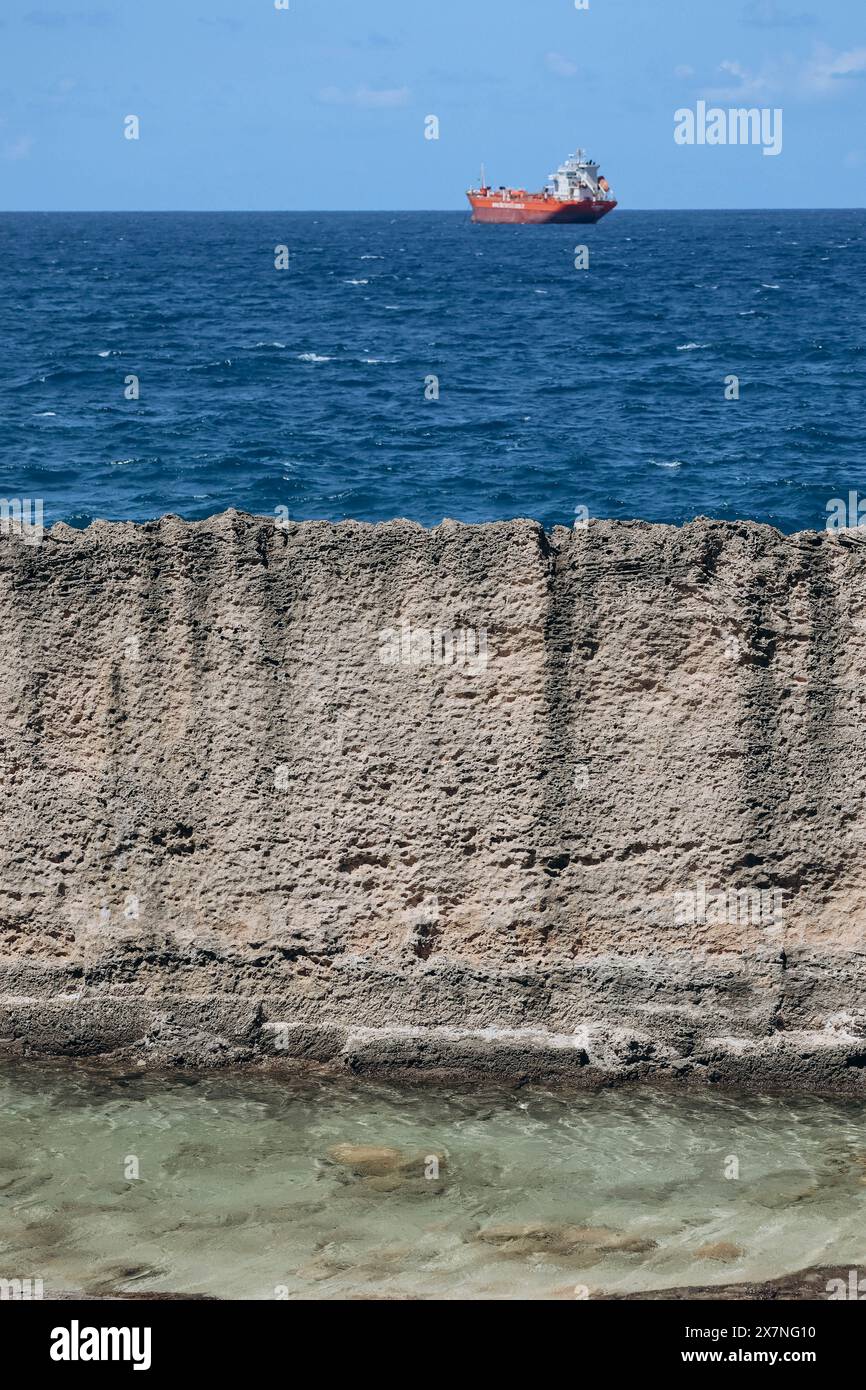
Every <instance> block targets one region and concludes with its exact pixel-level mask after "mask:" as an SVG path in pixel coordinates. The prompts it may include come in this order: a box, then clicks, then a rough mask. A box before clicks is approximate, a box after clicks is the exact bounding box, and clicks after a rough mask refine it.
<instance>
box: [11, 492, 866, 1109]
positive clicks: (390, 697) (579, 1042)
mask: <svg viewBox="0 0 866 1390" xmlns="http://www.w3.org/2000/svg"><path fill="white" fill-rule="evenodd" d="M0 612H2V630H3V633H4V637H5V660H4V662H3V666H2V677H0V728H2V733H3V743H4V758H3V768H2V787H0V856H2V871H0V1045H2V1046H3V1047H5V1048H7V1049H12V1050H14V1051H19V1052H20V1051H25V1052H38V1051H49V1052H58V1053H60V1052H68V1053H74V1054H87V1055H90V1054H105V1053H110V1054H116V1055H118V1056H121V1057H124V1058H133V1057H134V1058H137V1059H145V1060H148V1061H151V1062H153V1063H185V1062H186V1063H191V1064H196V1065H210V1064H220V1063H229V1062H246V1061H250V1060H254V1059H259V1058H262V1057H266V1056H273V1057H275V1058H277V1059H282V1060H292V1059H295V1058H301V1057H303V1058H306V1059H308V1060H314V1061H317V1062H328V1063H329V1064H331V1065H333V1066H339V1067H350V1068H352V1069H354V1070H357V1071H364V1070H383V1069H389V1068H391V1069H410V1070H413V1071H415V1070H422V1069H424V1070H440V1071H441V1070H458V1071H461V1070H466V1069H467V1068H474V1069H478V1070H481V1071H485V1072H491V1073H503V1074H519V1075H525V1076H553V1075H556V1076H566V1077H568V1078H570V1079H573V1080H577V1081H583V1082H586V1081H597V1080H599V1079H601V1080H605V1079H620V1078H625V1077H631V1076H635V1077H642V1076H653V1077H657V1078H672V1077H681V1078H695V1079H706V1080H710V1081H720V1082H725V1083H730V1084H744V1085H750V1086H751V1085H757V1086H762V1087H771V1086H794V1087H803V1088H808V1087H819V1086H820V1087H827V1088H830V1087H835V1088H841V1089H848V1090H851V1091H853V1092H856V1093H859V1094H863V1093H864V1090H866V1070H864V1068H866V970H864V964H866V933H864V925H866V806H864V792H866V753H864V751H863V742H862V733H861V731H862V728H863V714H864V696H866V542H864V540H863V539H862V538H861V535H860V533H859V532H857V531H852V532H842V533H839V534H838V535H835V536H833V535H829V534H827V533H802V534H800V535H797V536H788V537H784V536H781V535H780V534H779V533H778V532H776V531H774V530H772V529H771V528H769V527H764V526H758V525H754V524H751V523H737V524H726V523H720V522H710V521H705V520H698V521H696V522H694V523H692V524H690V525H687V526H685V527H682V528H676V527H670V526H657V525H651V524H648V523H643V522H631V523H623V522H598V521H593V522H590V523H589V525H588V526H587V527H586V528H585V529H578V530H575V531H568V530H566V529H565V528H558V529H557V530H555V531H554V532H553V534H552V535H550V536H548V535H545V533H544V532H543V531H542V529H541V528H540V527H539V526H538V525H536V524H535V523H532V522H529V521H515V522H508V523H500V524H494V525H488V526H463V525H458V524H455V523H450V522H446V523H444V524H443V525H442V526H440V527H437V528H436V529H435V530H432V531H426V530H424V529H423V528H421V527H420V526H417V525H414V524H412V523H409V522H404V521H395V522H391V523H388V524H386V525H380V526H375V527H374V526H367V525H361V524H356V523H345V524H342V525H338V526H332V525H328V524H325V523H304V524H298V525H291V524H289V525H287V526H285V527H282V528H281V527H280V526H277V525H275V524H274V523H273V522H272V521H269V520H266V519H262V518H255V517H250V516H246V515H242V514H240V513H236V512H228V513H226V514H224V515H222V516H219V517H215V518H212V519H210V520H208V521H204V522H198V523H185V522H183V521H180V520H178V519H177V518H174V517H165V518H163V519H162V520H161V521H159V522H154V523H151V524H146V525H132V524H107V523H97V524H94V525H92V526H91V527H89V528H88V530H86V531H84V532H77V531H73V530H71V529H70V528H68V527H65V526H62V525H60V526H55V527H54V528H53V529H52V530H51V531H50V532H47V533H46V535H45V538H44V542H43V544H41V545H39V546H35V545H28V544H25V543H24V542H23V541H22V540H21V539H19V538H14V537H6V538H3V539H2V540H0ZM434 658H435V659H434Z"/></svg>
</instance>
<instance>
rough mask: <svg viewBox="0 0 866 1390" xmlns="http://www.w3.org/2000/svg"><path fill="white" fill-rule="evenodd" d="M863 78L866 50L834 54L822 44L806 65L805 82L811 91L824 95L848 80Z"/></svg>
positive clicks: (857, 49)
mask: <svg viewBox="0 0 866 1390" xmlns="http://www.w3.org/2000/svg"><path fill="white" fill-rule="evenodd" d="M862 77H866V48H851V49H849V50H848V52H847V53H834V52H833V50H832V49H831V48H827V47H826V45H825V44H820V45H819V46H818V47H817V48H816V49H815V54H814V56H813V58H812V59H811V60H810V61H809V62H808V63H807V64H806V69H805V72H804V73H803V82H804V84H805V86H806V87H807V88H808V89H809V91H811V92H816V93H818V94H819V95H822V94H824V93H826V92H832V91H834V90H836V88H837V87H838V85H839V83H840V82H844V81H845V80H846V79H847V78H862Z"/></svg>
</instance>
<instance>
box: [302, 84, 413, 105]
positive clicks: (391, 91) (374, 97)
mask: <svg viewBox="0 0 866 1390" xmlns="http://www.w3.org/2000/svg"><path fill="white" fill-rule="evenodd" d="M408 100H409V88H408V87H383V88H380V89H379V90H376V89H375V88H372V87H356V88H355V90H354V91H353V92H347V91H345V90H344V88H342V87H323V88H322V90H321V91H320V92H319V101H320V102H323V103H324V105H325V106H362V107H365V108H367V109H374V108H376V107H385V106H405V105H406V103H407V101H408Z"/></svg>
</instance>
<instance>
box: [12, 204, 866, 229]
mask: <svg viewBox="0 0 866 1390" xmlns="http://www.w3.org/2000/svg"><path fill="white" fill-rule="evenodd" d="M618 211H619V212H620V213H626V214H627V213H637V212H640V213H645V212H662V213H673V212H864V211H866V205H862V206H857V205H849V204H841V203H840V204H839V205H838V207H837V206H832V207H828V206H827V205H826V204H825V205H822V206H821V207H798V206H785V207H730V206H728V207H683V208H641V207H633V208H624V207H619V209H618ZM309 213H316V214H317V215H318V216H327V217H339V216H346V215H349V216H365V217H384V216H388V215H391V216H393V215H394V214H404V215H411V214H425V215H426V214H430V213H453V214H454V215H457V214H460V215H461V216H465V217H470V216H471V212H470V210H469V209H468V208H463V207H456V208H454V207H449V208H0V216H3V217H30V216H56V217H60V216H64V215H68V214H72V215H74V216H81V215H85V216H94V217H101V216H106V215H117V216H121V215H129V214H134V215H150V216H169V217H170V216H177V215H180V214H182V215H183V216H185V217H196V216H202V217H208V216H213V215H214V214H220V215H222V216H239V217H246V216H255V215H266V216H271V215H277V216H280V217H284V216H286V215H289V216H291V215H295V214H309ZM506 225H507V224H506ZM511 225H513V226H517V225H520V224H518V223H512V224H511ZM527 225H531V224H527ZM550 225H552V226H556V225H560V226H566V225H569V224H566V223H559V224H556V223H551V224H550Z"/></svg>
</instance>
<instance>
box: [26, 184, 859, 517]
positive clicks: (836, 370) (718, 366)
mask: <svg viewBox="0 0 866 1390" xmlns="http://www.w3.org/2000/svg"><path fill="white" fill-rule="evenodd" d="M579 244H585V245H587V246H588V247H589V252H590V265H589V269H588V270H578V269H576V268H575V264H574V262H575V247H576V246H577V245H579ZM278 245H285V246H287V247H288V248H289V268H288V269H287V270H277V269H275V264H274V262H275V248H276V247H277V246H278ZM864 284H866V212H864V211H857V210H852V211H826V212H667V213H655V212H630V211H627V210H617V211H615V212H614V213H613V214H611V215H610V216H609V217H608V218H607V219H605V220H604V221H603V222H602V223H600V224H599V225H598V226H597V227H594V228H592V227H567V226H566V227H562V226H550V227H540V228H539V227H489V226H475V225H473V224H472V223H471V222H470V221H469V218H468V215H467V214H465V213H370V214H355V213H290V214H284V213H249V214H225V213H214V214H183V213H179V214H175V213H146V214H144V213H142V214H131V213H109V214H102V213H82V214H66V213H64V214H60V213H44V214H43V213H32V214H12V213H7V214H3V215H0V496H3V497H21V496H27V497H42V498H44V500H45V512H46V519H47V520H50V521H54V520H58V519H64V520H66V521H70V522H72V523H73V524H75V525H84V524H86V523H87V522H88V521H89V520H90V519H91V518H93V517H107V518H111V519H122V518H131V519H135V520H140V519H144V518H147V517H152V516H157V515H160V514H161V513H163V512H169V511H170V512H176V513H179V514H180V515H182V516H186V517H202V516H208V515H211V514H212V513H214V512H218V511H221V510H223V509H224V508H226V507H229V506H234V507H239V508H243V509H245V510H248V511H252V512H257V513H273V511H274V509H275V508H277V507H281V506H282V507H286V508H287V509H288V513H289V515H290V516H291V517H292V518H294V519H301V520H303V519H308V518H327V519H331V520H339V519H341V518H344V517H355V518H358V519H360V520H368V521H377V520H382V519H385V518H389V517H393V516H405V517H410V518H413V519H415V520H417V521H420V522H423V523H424V524H427V525H431V524H435V523H437V522H439V521H441V520H442V518H443V517H445V516H451V517H456V518H459V519H461V520H464V521H486V520H493V519H499V518H506V517H512V516H532V517H535V518H537V519H538V520H540V521H541V522H543V523H544V524H545V525H547V526H549V525H551V524H553V523H555V522H565V523H569V522H571V521H572V520H573V519H574V516H575V509H576V508H579V507H586V508H587V509H588V511H589V514H590V515H592V516H610V517H643V518H647V519H649V520H654V521H669V522H681V521H684V520H687V519H689V518H691V517H693V516H695V515H700V514H703V515H708V516H714V517H721V518H728V519H734V518H752V519H755V520H759V521H767V522H770V523H772V524H774V525H776V526H778V527H779V528H780V529H781V530H783V531H794V530H798V529H800V528H805V527H820V526H822V525H823V524H824V522H825V520H826V509H827V503H828V500H829V499H830V498H832V497H836V496H845V495H847V493H848V491H849V490H850V489H856V488H858V487H860V488H864V487H866V467H864V463H866V449H864V445H866V409H864V407H866V298H864V288H863V287H864ZM731 374H735V375H736V376H738V377H739V380H740V398H739V400H726V399H725V378H726V377H728V376H729V375H731ZM130 375H135V376H137V377H138V378H139V380H140V398H139V399H138V400H127V399H126V398H125V394H124V392H125V382H126V378H127V377H128V376H130ZM431 376H435V377H437V378H438V383H439V398H438V400H428V399H426V398H425V382H426V381H427V379H428V378H429V377H431ZM427 394H430V391H429V390H428V392H427Z"/></svg>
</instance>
